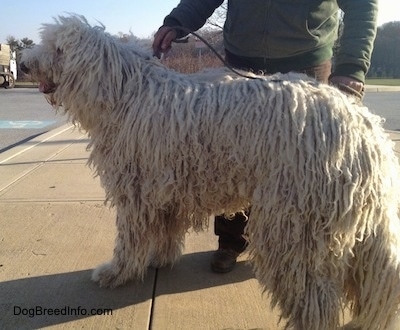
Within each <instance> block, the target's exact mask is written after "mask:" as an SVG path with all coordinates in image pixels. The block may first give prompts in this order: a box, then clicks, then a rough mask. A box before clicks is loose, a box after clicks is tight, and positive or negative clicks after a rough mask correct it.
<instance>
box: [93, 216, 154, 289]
mask: <svg viewBox="0 0 400 330" xmlns="http://www.w3.org/2000/svg"><path fill="white" fill-rule="evenodd" d="M118 213H119V214H118V216H117V221H116V224H117V231H118V232H117V238H116V241H115V247H114V255H113V258H112V260H111V261H109V262H107V263H104V264H102V265H100V266H98V267H97V268H96V269H95V270H94V272H93V274H92V280H93V281H95V282H98V283H99V285H100V286H101V287H110V288H114V287H117V286H119V285H122V284H124V283H126V282H127V281H129V280H143V278H144V276H145V274H146V271H147V268H148V266H149V264H150V262H151V256H152V254H153V251H154V246H153V244H155V241H154V240H152V238H151V228H150V226H149V225H148V224H147V221H146V220H148V217H147V216H146V217H144V218H142V217H140V218H139V216H138V215H136V216H134V215H132V214H128V215H124V214H121V213H122V212H118ZM142 216H143V214H142ZM140 221H141V222H140ZM139 223H140V225H139Z"/></svg>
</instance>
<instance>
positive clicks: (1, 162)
mask: <svg viewBox="0 0 400 330" xmlns="http://www.w3.org/2000/svg"><path fill="white" fill-rule="evenodd" d="M71 127H74V125H69V126H68V127H66V128H64V129H63V130H62V131H57V132H56V133H54V134H53V135H50V136H48V137H47V138H45V139H43V140H41V141H39V142H37V143H35V144H34V145H31V146H29V147H26V148H25V149H22V150H21V151H19V152H17V153H15V154H14V155H12V156H10V157H8V158H6V159H3V160H2V161H0V165H1V164H3V163H6V162H8V161H9V160H11V159H13V158H15V157H17V156H19V155H21V154H23V153H25V152H27V151H29V150H31V149H32V148H35V147H37V146H38V145H40V144H42V143H44V142H46V141H48V140H50V139H52V138H54V137H55V136H57V135H60V134H62V133H64V132H66V131H68V130H69V129H71Z"/></svg>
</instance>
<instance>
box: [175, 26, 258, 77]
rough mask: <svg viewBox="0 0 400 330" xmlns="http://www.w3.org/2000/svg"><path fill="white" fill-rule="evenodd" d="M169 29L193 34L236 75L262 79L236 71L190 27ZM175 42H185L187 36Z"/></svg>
mask: <svg viewBox="0 0 400 330" xmlns="http://www.w3.org/2000/svg"><path fill="white" fill-rule="evenodd" d="M171 29H174V30H181V31H183V32H185V33H187V34H191V35H193V36H195V37H196V38H198V39H199V40H201V41H202V42H204V44H205V45H206V46H207V47H208V48H209V49H210V50H211V51H212V52H213V53H214V55H215V56H217V58H218V59H219V60H220V61H221V62H222V63H223V64H224V65H225V66H226V67H227V68H228V69H229V70H231V71H232V72H233V73H235V74H237V75H238V76H241V77H243V78H247V79H262V78H261V77H260V76H248V75H246V74H243V73H241V72H239V71H237V70H236V69H235V68H234V67H233V66H232V65H230V64H229V63H228V62H227V61H225V59H224V58H223V57H222V56H221V55H220V54H219V53H218V52H217V51H216V50H215V49H214V47H213V46H211V45H210V43H209V42H208V41H207V40H206V39H204V38H203V37H201V36H200V35H199V34H198V33H196V32H193V31H192V30H190V29H187V28H185V27H183V26H173V27H171ZM174 42H175V43H187V42H188V41H187V37H186V39H176V40H174Z"/></svg>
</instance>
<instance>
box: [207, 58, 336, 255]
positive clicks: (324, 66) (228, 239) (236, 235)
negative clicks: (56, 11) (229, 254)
mask: <svg viewBox="0 0 400 330" xmlns="http://www.w3.org/2000/svg"><path fill="white" fill-rule="evenodd" d="M226 60H227V62H228V63H229V64H230V65H232V66H233V67H235V68H237V69H244V70H249V71H260V69H259V68H257V70H254V69H253V68H252V67H251V63H243V62H242V61H238V59H237V58H235V57H232V56H229V55H228V56H226ZM272 66H273V68H270V67H265V68H263V69H262V70H261V71H263V72H264V73H266V74H273V73H276V72H282V73H285V72H288V71H296V72H300V73H305V74H307V75H308V76H310V77H312V78H315V79H316V80H318V81H320V82H323V83H328V79H329V76H330V74H331V68H332V64H331V61H326V62H323V63H321V64H318V65H315V66H312V67H309V68H303V69H299V70H283V68H280V67H279V63H276V62H275V63H274V65H272ZM248 215H250V209H249V210H246V211H245V214H243V212H239V213H236V214H235V216H234V217H233V218H227V217H225V216H224V215H219V216H216V217H215V222H214V232H215V235H217V236H218V248H220V249H232V250H234V251H236V252H238V253H241V252H243V251H244V250H245V248H246V245H247V241H246V239H245V238H244V237H243V233H244V228H245V226H246V223H247V216H248Z"/></svg>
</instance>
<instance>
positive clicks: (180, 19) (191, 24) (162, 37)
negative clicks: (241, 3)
mask: <svg viewBox="0 0 400 330" xmlns="http://www.w3.org/2000/svg"><path fill="white" fill-rule="evenodd" d="M222 3H223V0H181V2H180V3H179V4H178V6H177V7H175V8H174V9H173V10H172V11H171V13H170V14H169V15H168V16H167V17H165V19H164V23H163V25H162V26H161V27H160V29H159V30H158V31H157V32H156V34H155V35H154V41H153V53H154V55H155V56H157V57H160V56H161V53H166V52H167V51H168V50H169V49H170V48H171V43H172V41H173V40H175V39H178V38H182V37H184V36H185V35H186V34H187V33H185V32H184V31H182V30H177V29H173V27H175V26H182V27H185V28H187V29H189V30H191V31H196V30H198V29H200V28H201V27H202V26H203V25H204V24H205V23H206V21H207V19H208V18H209V17H210V16H211V15H212V14H213V12H214V11H215V9H216V8H218V7H219V6H220V5H221V4H222Z"/></svg>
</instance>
